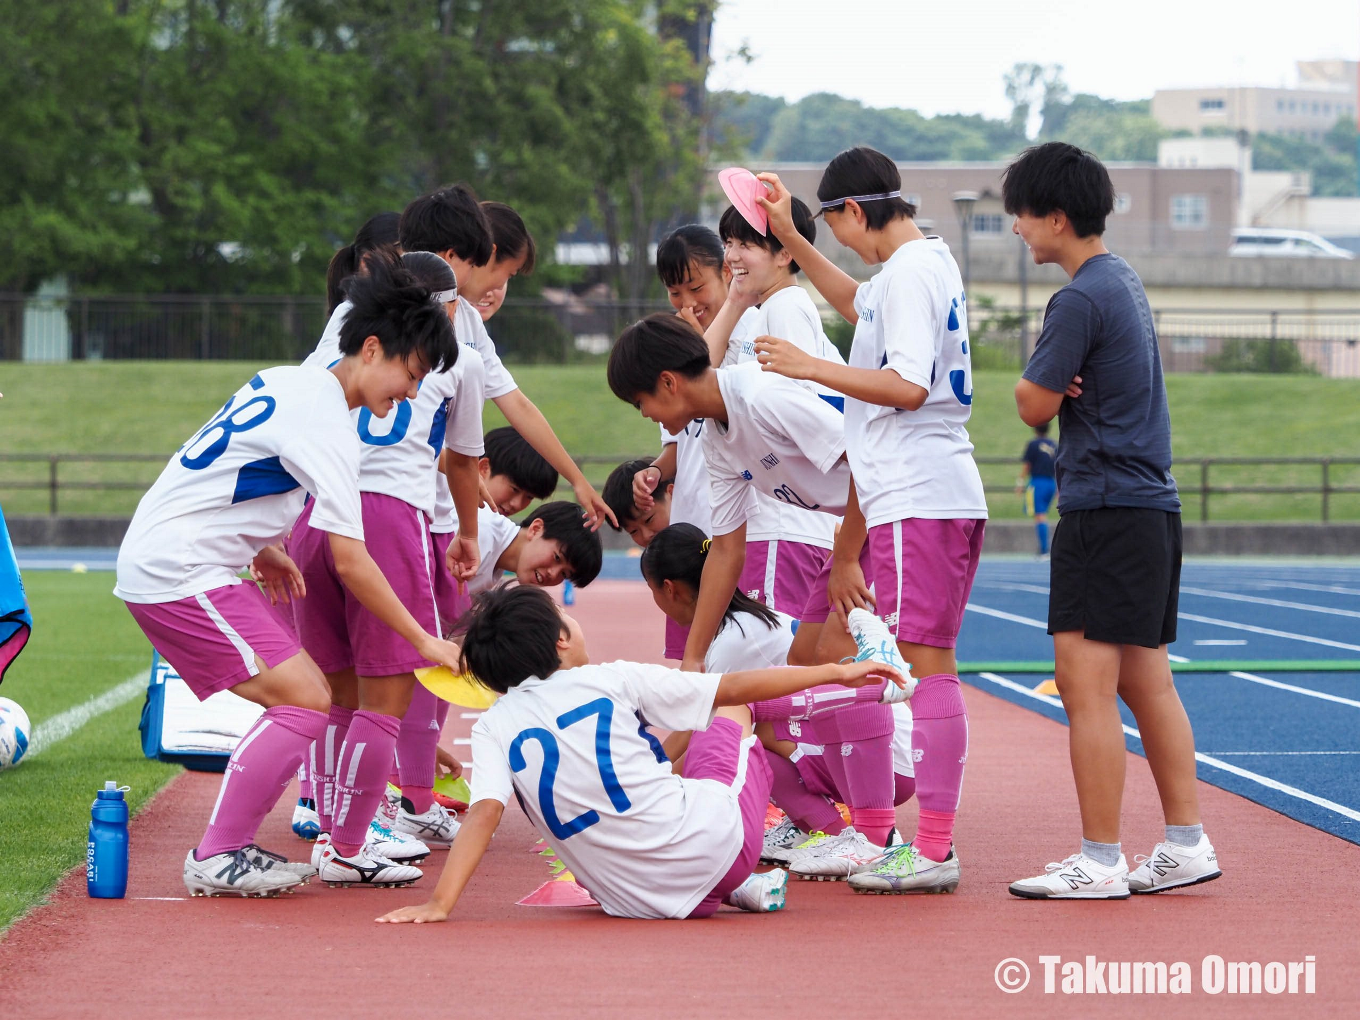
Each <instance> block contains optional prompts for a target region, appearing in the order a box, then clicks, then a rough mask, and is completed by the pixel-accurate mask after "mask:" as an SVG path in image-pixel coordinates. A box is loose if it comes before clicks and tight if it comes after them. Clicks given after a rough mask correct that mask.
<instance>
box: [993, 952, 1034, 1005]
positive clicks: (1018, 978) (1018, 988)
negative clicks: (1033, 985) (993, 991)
mask: <svg viewBox="0 0 1360 1020" xmlns="http://www.w3.org/2000/svg"><path fill="white" fill-rule="evenodd" d="M992 977H993V978H995V979H996V987H998V988H1000V989H1001V990H1002V991H1003V992H1006V993H1007V994H1010V995H1013V994H1014V993H1016V992H1023V991H1024V990H1025V989H1026V988H1028V987H1029V966H1028V965H1027V964H1026V963H1025V961H1024V960H1017V959H1016V958H1015V957H1013V956H1008V957H1006V959H1004V960H1002V961H1001V962H1000V963H998V964H997V965H996V971H995V972H994V973H993V974H992Z"/></svg>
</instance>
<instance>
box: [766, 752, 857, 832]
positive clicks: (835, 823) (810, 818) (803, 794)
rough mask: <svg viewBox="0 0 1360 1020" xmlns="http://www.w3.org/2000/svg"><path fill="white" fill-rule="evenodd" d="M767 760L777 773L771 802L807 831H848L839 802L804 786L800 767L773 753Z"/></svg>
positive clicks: (770, 753) (767, 755) (768, 755)
mask: <svg viewBox="0 0 1360 1020" xmlns="http://www.w3.org/2000/svg"><path fill="white" fill-rule="evenodd" d="M765 758H766V760H767V761H768V763H769V766H770V771H771V772H772V773H774V784H773V787H772V789H771V793H770V799H771V800H772V801H774V803H775V806H777V807H778V808H780V810H782V811H783V812H784V813H785V814H786V815H788V816H789V818H790V819H791V820H792V821H793V824H794V825H796V826H798V828H800V829H802V830H803V831H804V832H825V833H828V834H830V835H833V836H834V835H835V834H836V833H838V832H840V831H841V830H842V829H843V828H845V819H843V818H841V813H840V811H838V810H837V809H836V805H835V803H834V802H833V801H832V800H831V799H830V798H829V797H823V796H822V795H821V794H818V793H813V792H812V791H811V790H809V789H808V788H807V787H806V786H804V785H803V779H802V777H801V776H800V775H799V774H798V766H796V765H795V764H794V763H793V762H791V761H789V760H788V759H787V758H785V757H784V756H783V755H780V754H775V753H774V752H773V751H771V752H768V753H767V754H766V755H765Z"/></svg>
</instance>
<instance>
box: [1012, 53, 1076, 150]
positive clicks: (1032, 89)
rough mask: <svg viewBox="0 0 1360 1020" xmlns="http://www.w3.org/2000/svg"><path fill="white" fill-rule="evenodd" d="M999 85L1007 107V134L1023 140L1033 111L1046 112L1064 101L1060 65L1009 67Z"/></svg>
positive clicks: (1065, 97) (1064, 85)
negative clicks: (1015, 135)
mask: <svg viewBox="0 0 1360 1020" xmlns="http://www.w3.org/2000/svg"><path fill="white" fill-rule="evenodd" d="M1002 81H1003V82H1004V84H1005V88H1006V99H1007V100H1008V101H1009V102H1010V104H1011V119H1010V127H1011V130H1012V131H1013V132H1016V133H1018V134H1020V135H1022V136H1023V137H1026V138H1028V137H1029V124H1030V119H1031V116H1032V114H1033V113H1034V111H1035V108H1036V107H1037V108H1038V109H1039V110H1041V111H1047V110H1048V108H1049V107H1050V106H1057V105H1061V104H1062V103H1064V102H1066V100H1067V96H1068V92H1067V84H1066V83H1065V82H1064V81H1063V68H1062V64H1033V63H1017V64H1013V65H1011V69H1010V70H1009V71H1007V72H1006V73H1005V74H1004V75H1003V76H1002Z"/></svg>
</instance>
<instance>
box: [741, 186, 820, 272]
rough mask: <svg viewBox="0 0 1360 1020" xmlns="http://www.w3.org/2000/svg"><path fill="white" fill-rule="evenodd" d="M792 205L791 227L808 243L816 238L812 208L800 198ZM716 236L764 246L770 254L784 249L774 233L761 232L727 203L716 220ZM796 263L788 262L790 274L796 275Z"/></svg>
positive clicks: (815, 225) (794, 200)
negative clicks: (719, 217) (720, 216)
mask: <svg viewBox="0 0 1360 1020" xmlns="http://www.w3.org/2000/svg"><path fill="white" fill-rule="evenodd" d="M792 205H793V229H794V230H796V231H798V233H800V234H801V235H802V236H803V237H804V238H805V239H806V240H807V241H808V242H809V243H811V242H813V241H816V240H817V224H816V223H815V222H813V219H812V210H811V209H809V208H808V207H807V203H806V202H804V201H803V200H802V199H801V198H795V199H793V202H792ZM718 236H719V237H721V238H722V240H723V244H726V243H727V242H728V241H736V242H737V243H738V244H754V245H756V246H757V247H760V248H764V249H765V250H766V251H767V252H769V253H770V254H771V255H776V254H778V253H779V252H781V251H783V250H784V244H783V242H781V241H780V240H779V238H777V237H775V236H774V234H761V233H758V232H757V231H756V228H755V227H753V226H751V224H749V223H747V222H746V217H745V216H743V215H742V214H741V213H739V212H737V207H736V206H734V205H729V206H728V207H727V208H726V210H724V211H723V214H722V219H720V220H718ZM797 272H798V263H797V262H790V263H789V273H790V275H796V274H797Z"/></svg>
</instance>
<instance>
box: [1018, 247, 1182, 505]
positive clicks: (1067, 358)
mask: <svg viewBox="0 0 1360 1020" xmlns="http://www.w3.org/2000/svg"><path fill="white" fill-rule="evenodd" d="M1074 376H1081V379H1082V381H1081V390H1082V394H1081V396H1080V397H1077V398H1076V399H1072V398H1070V397H1069V398H1066V399H1064V400H1063V402H1062V407H1061V409H1060V410H1059V411H1058V423H1059V428H1060V430H1061V432H1062V447H1061V449H1059V451H1058V461H1057V465H1058V474H1057V478H1058V491H1059V494H1060V498H1059V500H1058V512H1059V513H1068V512H1069V511H1072V510H1094V509H1098V508H1100V507H1142V508H1146V509H1151V510H1172V511H1179V510H1180V508H1181V501H1180V497H1179V496H1178V495H1177V493H1176V481H1175V479H1173V478H1172V477H1171V416H1170V413H1169V412H1168V411H1167V406H1166V383H1165V382H1164V381H1163V379H1162V359H1161V354H1160V353H1159V352H1158V350H1157V334H1156V331H1155V330H1154V329H1153V326H1152V310H1151V309H1150V308H1149V307H1148V300H1147V294H1146V293H1145V292H1144V290H1143V281H1142V280H1140V279H1138V274H1137V273H1135V272H1134V271H1133V268H1132V267H1131V266H1130V265H1129V264H1128V263H1127V262H1125V261H1124V260H1123V259H1121V258H1120V257H1119V256H1117V255H1110V254H1105V255H1096V256H1094V257H1092V258H1090V259H1087V260H1086V262H1085V263H1084V264H1083V265H1082V267H1081V268H1080V269H1078V270H1077V274H1076V276H1074V277H1073V278H1072V282H1071V283H1069V284H1068V285H1067V286H1066V287H1064V288H1063V289H1062V290H1060V291H1058V293H1056V294H1054V295H1053V297H1052V299H1051V300H1050V301H1049V302H1048V310H1047V311H1046V312H1045V313H1044V328H1043V331H1042V332H1041V333H1040V334H1039V339H1038V342H1037V343H1036V344H1035V347H1034V354H1033V356H1032V357H1031V358H1030V360H1029V364H1028V365H1027V366H1026V368H1025V378H1026V379H1028V380H1029V381H1030V382H1033V383H1035V384H1037V385H1039V386H1042V387H1043V388H1044V389H1046V390H1052V391H1054V392H1055V393H1061V392H1063V391H1064V390H1065V389H1067V386H1068V384H1069V383H1070V382H1071V381H1072V379H1073V377H1074Z"/></svg>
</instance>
